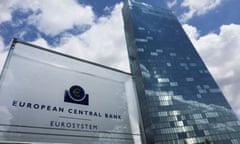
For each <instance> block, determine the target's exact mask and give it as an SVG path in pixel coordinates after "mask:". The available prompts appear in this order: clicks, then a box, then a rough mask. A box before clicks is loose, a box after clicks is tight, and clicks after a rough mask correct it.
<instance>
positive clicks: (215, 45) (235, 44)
mask: <svg viewBox="0 0 240 144" xmlns="http://www.w3.org/2000/svg"><path fill="white" fill-rule="evenodd" d="M183 28H184V29H185V31H186V32H187V33H188V34H189V37H190V38H191V41H192V42H193V44H194V45H195V47H196V48H197V50H198V52H199V53H200V55H201V57H202V58H203V60H204V61H205V62H206V64H207V66H208V68H209V70H210V71H211V73H212V74H213V76H214V77H215V78H216V80H217V82H218V84H219V85H220V87H221V88H222V90H223V92H224V93H225V96H226V97H227V99H228V101H229V102H230V103H231V105H232V107H233V109H234V110H235V111H236V112H237V114H238V115H239V116H240V105H239V103H240V99H239V98H238V97H240V92H239V87H240V77H239V73H240V63H239V61H240V57H239V53H240V36H239V33H240V25H236V24H230V25H223V26H221V28H220V32H219V34H216V33H209V34H207V35H205V36H201V37H199V36H197V35H198V32H197V29H196V28H195V27H193V26H190V25H187V24H185V25H183Z"/></svg>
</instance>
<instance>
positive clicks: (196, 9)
mask: <svg viewBox="0 0 240 144" xmlns="http://www.w3.org/2000/svg"><path fill="white" fill-rule="evenodd" d="M221 2H222V0H200V1H196V0H184V1H183V2H182V4H181V6H182V7H186V8H188V11H187V12H186V13H184V14H182V15H181V16H180V20H181V21H182V22H186V21H188V20H189V19H191V18H192V17H193V16H196V15H197V16H199V15H203V14H206V13H207V12H209V11H210V10H213V9H214V8H216V7H217V6H218V5H220V4H221Z"/></svg>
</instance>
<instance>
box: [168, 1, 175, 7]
mask: <svg viewBox="0 0 240 144" xmlns="http://www.w3.org/2000/svg"><path fill="white" fill-rule="evenodd" d="M176 4H177V0H172V1H168V2H167V6H168V8H172V7H174V6H175V5H176Z"/></svg>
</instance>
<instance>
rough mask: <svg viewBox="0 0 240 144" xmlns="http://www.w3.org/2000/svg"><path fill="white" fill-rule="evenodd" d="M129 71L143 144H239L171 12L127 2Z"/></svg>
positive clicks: (224, 106)
mask: <svg viewBox="0 0 240 144" xmlns="http://www.w3.org/2000/svg"><path fill="white" fill-rule="evenodd" d="M123 18H124V28H125V36H126V41H127V47H128V53H129V59H130V67H131V72H132V74H133V77H134V81H135V84H136V89H137V95H138V101H139V109H140V111H141V116H142V122H143V131H144V133H145V140H146V143H147V144H157V143H159V144H182V143H184V142H187V143H189V144H192V143H203V142H204V141H206V140H208V141H210V142H213V143H217V144H240V122H239V121H238V119H237V117H236V116H235V114H234V113H233V111H232V109H231V107H230V105H229V104H228V102H227V100H226V99H225V97H224V95H223V94H222V92H221V90H220V89H219V87H218V85H217V84H216V82H215V81H214V79H213V77H212V76H211V74H210V73H209V71H208V69H207V67H206V66H205V64H204V63H203V61H202V60H201V58H200V56H199V55H198V53H197V51H196V50H195V48H194V46H193V45H192V43H191V41H190V40H189V38H188V37H187V35H186V33H185V32H184V30H183V28H182V27H181V24H180V23H179V22H178V20H177V18H176V17H175V16H174V15H173V14H172V12H171V11H169V10H166V9H161V8H154V7H152V6H149V5H147V4H141V3H138V2H131V1H127V2H125V4H124V7H123Z"/></svg>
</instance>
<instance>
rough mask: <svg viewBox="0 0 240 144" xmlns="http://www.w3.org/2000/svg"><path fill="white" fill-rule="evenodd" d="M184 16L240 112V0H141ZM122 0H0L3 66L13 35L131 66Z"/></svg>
mask: <svg viewBox="0 0 240 144" xmlns="http://www.w3.org/2000/svg"><path fill="white" fill-rule="evenodd" d="M139 1H140V2H145V3H148V4H151V5H153V6H155V7H163V8H168V9H171V10H172V11H173V13H174V14H175V15H176V16H177V17H178V19H179V21H180V22H181V24H182V26H183V28H184V29H185V31H186V32H187V33H188V35H189V37H190V39H191V41H192V42H193V44H194V45H195V47H196V49H197V50H198V52H199V54H200V55H201V57H202V58H203V60H204V61H205V63H206V64H207V66H208V68H209V70H210V71H211V73H212V74H213V76H214V78H215V79H216V80H217V82H218V84H219V85H220V87H221V88H222V90H223V92H224V94H225V95H226V97H227V99H228V101H229V102H230V103H231V105H232V107H233V109H234V111H235V112H236V113H237V114H238V116H239V117H240V105H239V103H240V89H239V87H240V77H239V74H240V64H239V61H240V56H239V53H240V14H239V5H240V1H239V0H198V1H197V0H162V1H160V0H139ZM122 5H123V1H122V0H78V1H75V0H0V70H1V67H2V65H3V63H4V60H5V57H6V54H7V51H8V48H9V44H10V41H11V39H12V38H13V37H15V38H18V39H19V40H23V41H26V42H29V43H33V44H37V45H40V46H42V47H46V48H49V49H53V50H56V51H60V52H63V53H66V54H69V55H73V56H76V57H80V58H84V59H87V60H90V61H94V62H97V63H101V64H105V65H108V66H111V67H114V68H118V69H121V70H124V71H129V65H128V58H127V49H126V44H125V39H124V31H123V21H122V15H121V8H122Z"/></svg>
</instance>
